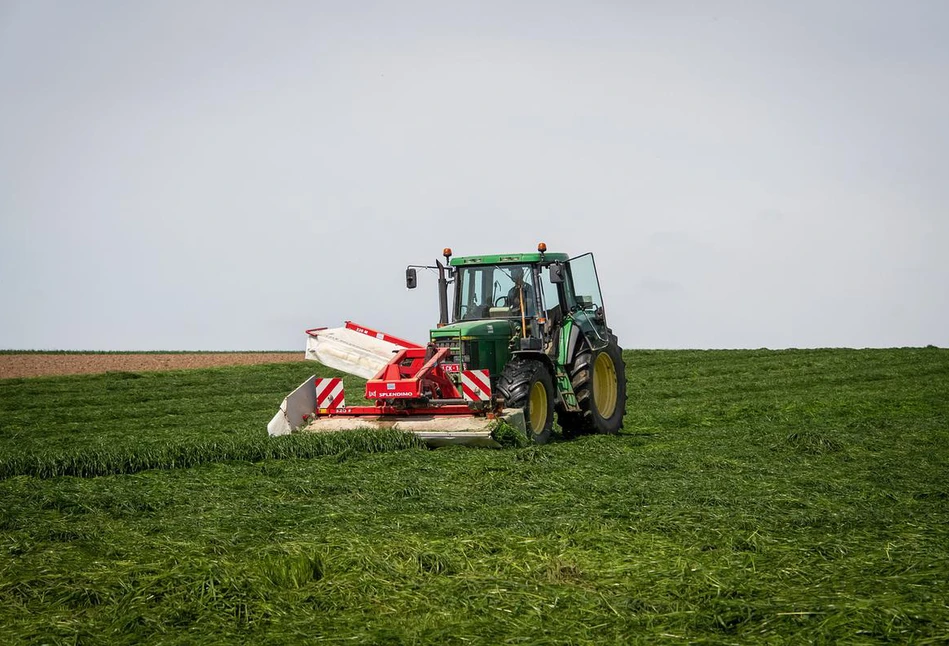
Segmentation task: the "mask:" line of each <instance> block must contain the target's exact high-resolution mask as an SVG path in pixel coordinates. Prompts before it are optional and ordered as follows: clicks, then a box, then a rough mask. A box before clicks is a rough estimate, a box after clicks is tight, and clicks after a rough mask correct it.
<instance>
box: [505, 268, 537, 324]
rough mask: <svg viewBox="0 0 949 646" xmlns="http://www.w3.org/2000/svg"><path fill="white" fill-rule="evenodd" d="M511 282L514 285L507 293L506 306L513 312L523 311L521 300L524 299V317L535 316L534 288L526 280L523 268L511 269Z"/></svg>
mask: <svg viewBox="0 0 949 646" xmlns="http://www.w3.org/2000/svg"><path fill="white" fill-rule="evenodd" d="M511 280H513V281H514V285H512V286H511V289H509V290H508V292H507V298H506V299H505V303H504V304H505V305H507V306H508V307H510V308H511V311H514V312H520V311H521V298H522V297H523V299H524V300H523V303H524V315H525V316H533V315H534V288H533V287H532V286H531V284H530V283H529V282H527V281H525V280H524V268H523V267H516V266H515V267H512V268H511Z"/></svg>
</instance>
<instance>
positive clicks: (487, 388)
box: [461, 370, 491, 401]
mask: <svg viewBox="0 0 949 646" xmlns="http://www.w3.org/2000/svg"><path fill="white" fill-rule="evenodd" d="M461 394H462V396H463V397H464V398H465V399H467V400H468V401H488V400H489V399H491V378H490V376H489V374H488V371H487V370H463V371H462V372H461Z"/></svg>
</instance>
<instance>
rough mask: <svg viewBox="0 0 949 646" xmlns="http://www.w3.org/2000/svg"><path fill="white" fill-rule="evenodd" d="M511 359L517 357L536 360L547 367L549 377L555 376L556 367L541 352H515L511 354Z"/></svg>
mask: <svg viewBox="0 0 949 646" xmlns="http://www.w3.org/2000/svg"><path fill="white" fill-rule="evenodd" d="M511 357H512V358H514V357H517V358H520V359H536V360H537V361H540V362H542V363H543V364H544V365H545V366H547V369H548V370H549V371H550V375H551V377H556V376H557V367H556V366H555V365H554V362H553V361H552V360H551V358H550V357H549V356H547V355H546V354H544V353H543V352H539V351H537V350H515V351H514V352H512V353H511Z"/></svg>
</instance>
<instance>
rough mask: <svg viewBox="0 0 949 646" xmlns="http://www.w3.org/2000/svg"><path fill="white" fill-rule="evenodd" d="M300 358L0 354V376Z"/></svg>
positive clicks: (228, 354)
mask: <svg viewBox="0 0 949 646" xmlns="http://www.w3.org/2000/svg"><path fill="white" fill-rule="evenodd" d="M292 361H303V353H302V352H300V351H294V352H214V353H203V352H195V353H174V354H151V353H149V354H134V353H133V354H56V353H50V354H40V353H35V352H27V353H23V354H0V379H11V378H15V377H46V376H51V375H83V374H95V373H100V372H110V371H122V372H146V371H154V370H184V369H188V368H214V367H218V366H240V365H252V364H260V363H287V362H292Z"/></svg>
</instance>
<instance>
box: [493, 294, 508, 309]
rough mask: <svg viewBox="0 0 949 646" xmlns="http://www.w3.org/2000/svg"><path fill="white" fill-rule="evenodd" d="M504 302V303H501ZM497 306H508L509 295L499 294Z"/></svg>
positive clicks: (495, 302)
mask: <svg viewBox="0 0 949 646" xmlns="http://www.w3.org/2000/svg"><path fill="white" fill-rule="evenodd" d="M502 302H503V303H504V304H503V305H502V304H501V303H502ZM494 306H495V307H508V304H507V296H498V299H497V300H496V301H494Z"/></svg>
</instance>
